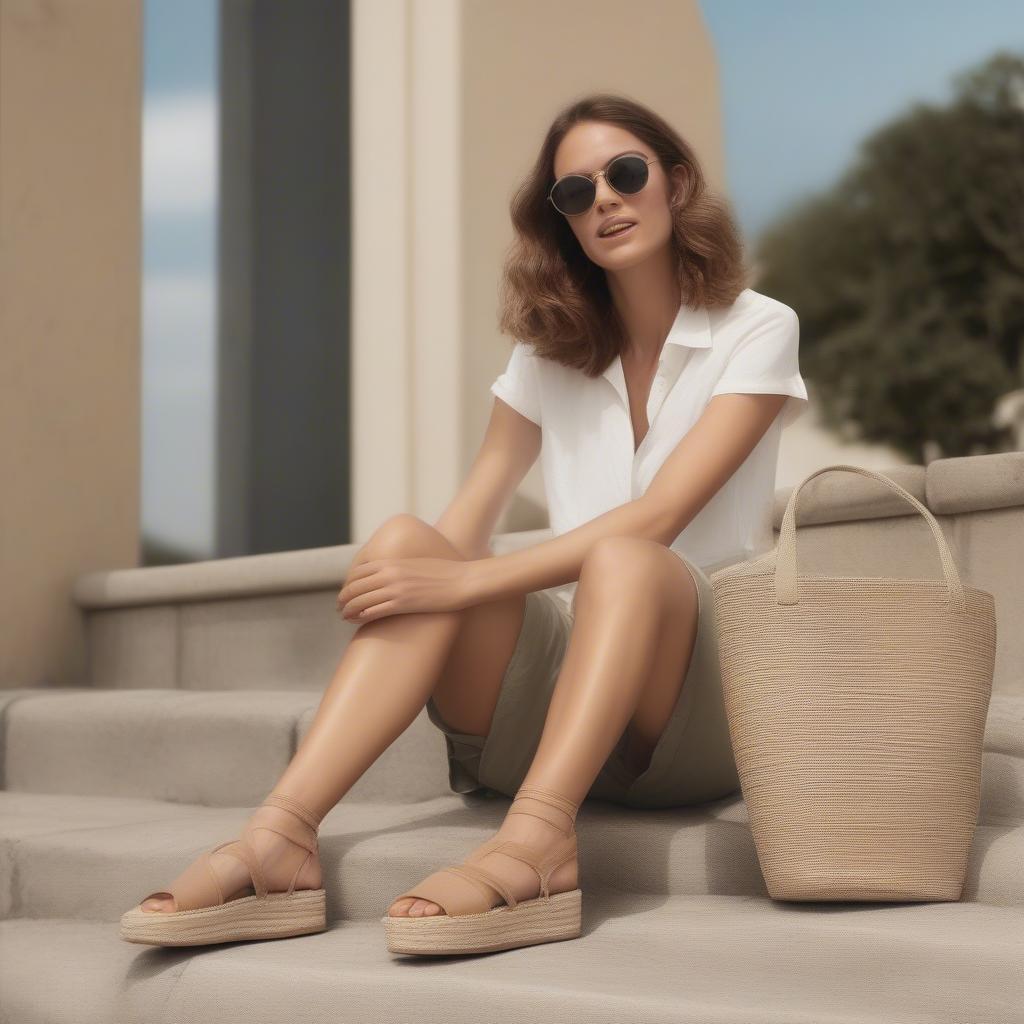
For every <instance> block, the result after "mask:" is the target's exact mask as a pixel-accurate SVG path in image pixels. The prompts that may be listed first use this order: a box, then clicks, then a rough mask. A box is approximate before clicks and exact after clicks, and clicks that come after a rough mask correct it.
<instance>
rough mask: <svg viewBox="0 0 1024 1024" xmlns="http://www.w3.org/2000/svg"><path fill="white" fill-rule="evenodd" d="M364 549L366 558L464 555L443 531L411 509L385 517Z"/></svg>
mask: <svg viewBox="0 0 1024 1024" xmlns="http://www.w3.org/2000/svg"><path fill="white" fill-rule="evenodd" d="M363 550H364V553H365V558H367V559H371V558H402V557H412V556H416V555H424V556H427V555H432V556H435V557H437V558H459V557H461V556H460V555H459V553H458V551H456V549H455V548H454V547H453V546H452V545H451V544H450V543H449V541H448V540H447V538H445V536H444V535H443V534H441V533H440V532H439V531H438V530H437V529H435V528H434V527H433V526H431V525H430V523H426V522H424V521H423V520H422V519H420V517H419V516H415V515H413V514H412V513H411V512H398V513H396V514H395V515H393V516H389V517H388V518H387V519H385V520H384V522H382V523H381V524H380V526H378V527H377V529H376V530H374V532H373V534H372V535H371V537H370V539H369V540H368V541H367V542H366V544H365V546H364V549H363Z"/></svg>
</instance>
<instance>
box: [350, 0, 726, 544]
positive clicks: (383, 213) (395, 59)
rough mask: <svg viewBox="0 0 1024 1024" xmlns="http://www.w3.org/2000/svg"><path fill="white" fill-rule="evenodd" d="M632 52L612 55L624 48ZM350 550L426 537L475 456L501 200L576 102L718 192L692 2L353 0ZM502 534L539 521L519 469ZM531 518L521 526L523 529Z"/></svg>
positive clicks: (500, 240)
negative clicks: (394, 518)
mask: <svg viewBox="0 0 1024 1024" xmlns="http://www.w3.org/2000/svg"><path fill="white" fill-rule="evenodd" d="M638 32H639V33H640V35H642V37H643V45H642V46H639V47H629V46H626V47H623V46H621V45H619V44H620V41H621V40H622V39H623V38H626V37H627V36H630V34H632V37H634V38H635V37H636V36H637V33H638ZM352 53H353V67H352V91H353V105H354V106H353V120H352V124H353V138H352V159H353V166H352V176H353V177H352V181H353V196H352V210H353V237H352V259H353V266H352V275H353V278H352V280H353V287H352V301H353V311H352V317H353V319H352V352H353V366H352V381H353V423H352V430H353V446H354V450H353V481H352V494H353V503H354V507H353V515H352V521H353V540H363V539H365V538H366V537H367V536H368V535H369V533H370V532H372V530H373V528H374V527H375V526H376V525H377V524H378V523H379V522H380V521H381V520H382V519H384V518H385V517H386V516H388V515H391V514H393V513H396V512H401V511H409V512H413V513H415V514H417V515H419V516H421V517H422V518H424V519H426V520H427V521H428V522H429V521H431V520H432V519H433V518H435V517H436V516H437V515H438V514H439V513H440V512H441V511H442V509H443V508H444V506H445V504H446V503H447V502H448V500H449V499H450V498H451V496H452V495H453V494H454V492H455V490H456V488H457V487H458V485H459V483H460V481H461V480H462V478H463V476H464V474H465V472H466V470H467V469H468V467H469V464H470V462H471V461H472V458H473V456H474V454H475V452H476V450H477V448H478V446H479V444H480V441H481V439H482V437H483V432H484V429H485V427H486V424H487V418H488V417H489V415H490V411H491V407H492V403H493V396H492V395H491V394H490V391H489V387H490V384H491V382H492V381H493V380H494V378H495V377H496V376H497V375H498V374H499V373H500V372H501V370H502V369H503V368H504V366H505V362H506V361H507V359H508V354H509V349H510V340H509V339H508V338H505V337H504V336H502V335H501V334H499V333H498V330H497V312H498V283H499V278H500V273H501V265H502V260H503V257H504V254H505V250H506V248H507V246H508V245H509V243H510V242H511V241H512V229H511V223H510V219H509V201H510V199H511V197H512V194H513V192H514V190H515V187H516V186H517V184H518V183H519V181H520V180H521V178H522V176H523V175H524V174H525V173H526V172H527V170H528V169H529V167H530V166H531V164H532V163H533V160H534V158H535V156H536V153H537V151H538V149H539V147H540V144H541V141H542V139H543V134H544V131H545V130H546V128H547V126H548V124H549V122H550V120H551V119H552V118H553V117H554V115H555V114H556V112H557V111H558V110H559V109H560V108H561V107H562V106H563V105H564V104H565V103H567V102H569V101H570V100H571V99H573V98H575V97H576V96H579V95H582V94H584V93H586V92H590V91H596V90H609V91H613V92H622V93H625V94H626V95H629V96H632V97H634V98H636V99H638V100H640V101H641V102H644V103H647V104H649V105H650V106H652V107H653V108H654V109H655V110H656V111H659V112H660V113H662V114H663V115H664V116H665V117H666V118H667V119H668V120H669V121H670V122H671V123H672V124H673V125H674V126H675V127H676V128H677V129H679V130H680V131H681V132H682V133H683V135H684V136H685V137H686V138H687V139H688V140H689V141H690V142H691V143H692V144H693V145H694V146H695V148H696V150H697V152H698V155H699V156H700V158H701V160H702V162H703V165H704V168H705V171H706V173H707V176H708V180H709V182H710V183H711V186H712V187H713V188H716V189H719V190H721V189H723V187H724V182H723V174H724V159H723V147H722V138H721V116H720V110H719V97H718V78H717V67H716V64H715V56H714V51H713V47H712V42H711V39H710V36H709V34H708V31H707V28H706V26H705V25H704V21H703V18H702V16H701V14H700V9H699V7H698V5H697V3H696V2H694V0H685V2H676V0H646V2H643V3H639V4H633V5H631V6H630V7H629V9H628V17H627V18H626V19H625V21H624V9H623V7H622V5H621V4H620V3H613V2H611V0H562V2H560V3H557V4H553V3H551V2H550V0H517V2H515V3H506V2H502V0H429V2H420V0H353V3H352ZM510 512H511V514H510V515H509V517H508V518H507V520H506V521H505V522H504V523H502V524H499V530H502V529H525V528H529V527H533V526H539V525H544V524H545V522H546V519H545V517H544V513H543V485H542V480H541V476H540V471H539V463H538V465H536V466H535V467H534V468H533V469H532V470H531V471H530V473H529V475H528V476H527V478H526V479H525V480H524V482H523V485H522V487H521V488H520V495H519V500H518V502H516V503H514V504H513V506H512V508H511V509H510ZM538 519H540V520H541V521H538Z"/></svg>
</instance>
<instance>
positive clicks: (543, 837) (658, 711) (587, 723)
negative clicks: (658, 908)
mask: <svg viewBox="0 0 1024 1024" xmlns="http://www.w3.org/2000/svg"><path fill="white" fill-rule="evenodd" d="M696 626H697V595H696V588H695V585H694V582H693V579H692V577H691V576H690V573H689V571H688V570H687V569H686V567H685V566H684V565H683V564H682V562H681V561H680V559H679V558H678V557H677V556H676V555H674V554H673V553H672V552H671V551H669V550H668V549H667V548H666V547H664V546H663V545H661V544H658V543H656V542H654V541H649V540H645V539H641V538H632V537H609V538H605V539H603V540H601V541H599V542H598V543H597V544H595V545H594V547H593V548H592V549H591V551H590V553H589V554H588V556H587V558H586V560H585V562H584V564H583V568H582V570H581V573H580V580H579V585H578V587H577V593H576V617H575V623H574V627H573V631H572V635H571V637H570V640H569V646H568V648H567V649H566V653H565V658H564V660H563V662H562V667H561V671H560V672H559V675H558V680H557V682H556V684H555V689H554V692H553V694H552V697H551V704H550V707H549V709H548V714H547V718H546V719H545V723H544V731H543V733H542V735H541V739H540V744H539V746H538V748H537V753H536V756H535V757H534V760H533V763H532V764H531V766H530V770H529V771H528V772H527V774H526V777H525V779H524V780H523V784H524V785H539V786H544V787H547V788H548V789H553V790H555V791H556V792H558V793H561V794H563V795H564V796H566V797H568V798H569V799H570V800H572V801H574V802H577V803H579V802H582V800H583V799H584V797H585V796H586V794H587V792H588V791H589V790H590V787H591V785H592V784H593V782H594V779H595V778H596V777H597V773H598V772H599V771H600V769H601V766H602V765H603V764H604V761H605V759H606V758H607V757H608V755H609V754H610V753H611V751H612V748H613V747H614V746H615V744H616V743H617V742H618V740H619V738H620V736H622V735H623V733H624V732H626V735H627V737H628V738H629V739H630V741H631V745H630V749H631V752H632V753H633V754H634V755H635V756H636V757H637V758H638V764H637V765H636V766H635V767H636V770H637V772H638V773H639V771H640V770H642V767H644V766H645V761H646V759H648V758H649V757H650V753H651V751H653V749H654V747H655V746H656V744H657V740H658V738H659V737H660V735H661V732H662V730H663V729H664V727H665V724H666V723H667V721H668V718H669V716H670V715H671V713H672V709H673V708H674V706H675V703H676V700H677V699H678V696H679V692H680V688H681V686H682V683H683V680H684V678H685V675H686V669H687V667H688V665H689V662H690V657H691V655H692V653H693V646H694V642H695V639H696ZM569 821H570V819H569V817H568V815H566V816H565V822H564V825H565V826H566V827H568V824H569ZM497 834H498V835H500V836H501V837H502V838H505V839H512V840H516V841H518V842H521V843H525V844H526V845H528V846H530V847H532V848H534V849H535V850H537V851H539V852H544V851H545V848H546V847H547V846H550V845H551V844H552V843H553V842H554V841H555V840H556V839H557V838H558V837H559V832H558V831H557V829H556V828H555V827H554V826H552V825H550V824H548V823H547V822H544V821H541V820H538V819H537V818H534V817H531V816H527V815H521V814H511V815H508V816H507V817H506V818H505V821H504V822H503V823H502V825H501V828H500V829H499V830H498V833H497ZM481 867H483V868H484V869H486V870H491V871H494V872H496V873H497V874H499V875H500V876H501V877H502V879H504V880H505V881H506V884H508V885H509V887H510V888H511V889H512V891H513V893H515V895H516V898H517V899H520V898H521V899H530V898H532V897H535V896H536V895H537V894H538V891H539V885H538V879H537V874H536V872H535V871H533V869H532V868H530V867H529V866H528V865H526V864H524V863H523V862H522V861H519V860H516V859H514V858H512V857H507V856H506V855H505V854H503V853H489V854H487V855H486V856H485V857H484V858H483V860H482V861H481ZM467 884H470V883H468V882H467ZM576 885H577V862H576V860H575V859H573V860H570V861H568V862H566V863H565V864H562V865H561V866H560V867H558V868H557V869H556V870H555V872H554V874H553V875H552V877H551V892H552V893H556V892H565V891H567V890H569V889H574V888H575V887H576ZM501 902H502V900H501V898H500V897H499V896H498V895H497V894H496V893H495V894H494V900H493V902H492V906H496V905H498V904H499V903H501ZM389 913H391V914H393V915H399V914H402V913H408V914H409V916H412V917H418V916H421V915H423V914H425V913H426V914H439V913H443V909H442V908H441V907H439V906H438V905H437V904H436V903H431V902H429V901H428V900H424V899H419V898H416V897H403V898H401V899H399V900H396V901H395V903H394V904H392V907H391V908H390V909H389Z"/></svg>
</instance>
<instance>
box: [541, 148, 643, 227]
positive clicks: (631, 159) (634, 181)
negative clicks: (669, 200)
mask: <svg viewBox="0 0 1024 1024" xmlns="http://www.w3.org/2000/svg"><path fill="white" fill-rule="evenodd" d="M653 163H657V159H653V160H647V159H645V158H644V157H643V156H641V155H640V154H639V153H623V154H622V155H621V156H617V157H615V159H614V160H610V161H609V162H608V165H607V167H605V169H604V170H603V171H595V172H594V173H593V174H592V175H590V176H589V177H588V176H587V175H586V174H565V175H563V176H562V177H561V178H559V179H558V181H556V182H555V183H554V185H552V186H551V191H550V192H549V193H548V199H549V200H550V201H551V205H552V206H554V208H555V209H556V210H557V211H558V212H559V213H561V214H564V215H565V216H566V217H577V216H579V215H580V214H581V213H586V212H587V210H589V209H590V208H591V206H593V205H594V200H595V199H596V198H597V177H598V175H600V174H603V175H604V180H605V181H606V182H608V184H609V185H610V186H611V187H612V188H613V189H615V191H616V192H618V193H619V195H620V196H632V195H636V193H637V192H639V191H640V190H641V189H642V188H643V187H644V185H646V184H647V179H648V178H649V176H650V175H649V172H648V170H647V166H648V164H653Z"/></svg>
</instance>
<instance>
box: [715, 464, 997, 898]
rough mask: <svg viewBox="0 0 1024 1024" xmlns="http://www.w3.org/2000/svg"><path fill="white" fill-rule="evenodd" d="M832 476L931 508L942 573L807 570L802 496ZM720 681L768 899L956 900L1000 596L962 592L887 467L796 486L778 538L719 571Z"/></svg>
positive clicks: (948, 559)
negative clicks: (919, 576) (799, 528)
mask: <svg viewBox="0 0 1024 1024" xmlns="http://www.w3.org/2000/svg"><path fill="white" fill-rule="evenodd" d="M832 471H849V472H853V473H860V474H862V475H863V476H867V477H871V478H873V479H875V480H878V481H879V482H881V483H884V484H886V485H887V486H888V487H890V488H891V489H892V490H893V491H895V492H896V493H897V494H899V495H900V496H901V497H903V498H905V499H906V500H907V501H908V502H910V503H911V504H912V505H913V506H914V507H915V508H916V509H917V511H918V512H919V513H920V514H921V515H922V516H923V517H924V518H925V520H926V521H927V522H928V524H929V526H930V527H931V530H932V535H933V538H934V540H935V545H936V547H937V549H938V553H939V560H940V565H941V570H942V578H940V579H937V580H915V579H891V578H885V577H877V576H873V577H851V576H825V575H812V574H801V573H798V572H797V562H796V529H795V522H796V506H797V500H798V498H799V494H800V490H801V489H802V488H803V487H804V485H805V484H807V483H808V482H809V481H810V480H812V479H814V478H815V477H817V476H819V475H821V474H822V473H828V472H832ZM710 580H711V584H712V588H713V591H714V596H715V601H714V607H715V618H716V620H717V626H718V633H719V643H720V656H721V668H722V685H723V694H724V700H725V706H726V713H727V715H728V721H729V732H730V737H731V740H732V745H733V751H734V755H735V758H736V767H737V770H738V772H739V776H740V784H741V787H742V794H743V798H744V801H745V803H746V807H747V811H748V814H749V817H750V824H751V830H752V833H753V838H754V843H755V846H756V848H757V856H758V860H759V862H760V867H761V872H762V874H763V875H764V879H765V883H766V885H767V888H768V894H769V895H770V896H771V897H772V898H773V899H779V900H800V901H808V900H832V901H839V900H847V901H950V900H959V899H960V898H961V893H962V891H963V885H964V881H965V879H966V871H967V861H968V854H969V852H970V845H971V841H972V839H973V836H974V831H975V827H976V825H977V821H978V812H979V807H980V801H981V766H982V738H983V735H984V731H985V719H986V716H987V715H988V707H989V701H990V699H991V696H992V679H993V673H994V667H995V648H996V618H995V601H994V598H993V597H992V595H991V594H990V593H987V592H986V591H983V590H979V589H977V588H975V587H970V586H964V585H963V583H962V581H961V579H960V573H959V571H958V569H957V566H956V564H955V562H954V560H953V558H952V556H951V554H950V551H949V547H948V545H947V544H946V540H945V537H944V536H943V533H942V530H941V528H940V527H939V524H938V522H937V521H936V520H935V518H934V516H932V514H931V512H929V510H928V509H927V508H926V507H925V506H924V505H922V504H921V503H920V502H919V501H918V500H917V499H916V498H915V497H913V495H911V494H909V493H908V492H907V491H906V490H904V489H903V488H902V487H900V486H899V484H897V483H895V482H894V481H893V480H891V479H890V478H889V477H887V476H884V475H883V474H881V473H877V472H875V471H873V470H869V469H865V468H863V467H861V466H853V465H846V464H836V465H831V466H825V467H823V468H821V469H818V470H816V471H815V472H813V473H811V474H810V475H809V476H807V477H805V478H804V480H803V481H801V482H800V483H799V484H798V485H797V486H796V487H795V488H794V489H793V492H792V494H791V496H790V499H789V503H788V505H787V507H786V511H785V514H784V516H783V521H782V527H781V531H780V534H779V540H778V544H777V545H776V547H775V549H774V550H773V551H770V552H768V553H767V554H765V555H763V556H761V557H760V558H757V559H754V560H751V561H747V562H740V563H737V564H735V565H732V566H729V567H727V568H725V569H722V570H719V571H718V572H716V573H713V574H712V575H711V577H710Z"/></svg>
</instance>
